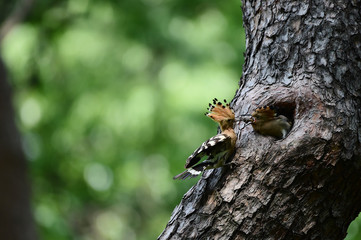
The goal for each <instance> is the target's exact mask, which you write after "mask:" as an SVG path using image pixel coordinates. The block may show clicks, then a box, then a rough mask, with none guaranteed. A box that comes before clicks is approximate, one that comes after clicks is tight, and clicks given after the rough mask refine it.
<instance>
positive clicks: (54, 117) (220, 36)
mask: <svg viewBox="0 0 361 240" xmlns="http://www.w3.org/2000/svg"><path fill="white" fill-rule="evenodd" d="M244 41H245V40H244V32H243V30H242V16H241V9H240V2H239V1H238V0H237V1H235V0H233V1H231V2H227V3H224V2H221V1H216V0H207V1H204V0H192V1H191V0H186V1H185V0H172V1H171V0H139V1H134V0H121V1H112V0H105V1H95V0H67V1H46V0H38V1H37V2H36V4H35V5H34V7H33V11H32V13H31V14H30V16H29V17H28V18H27V19H26V21H25V22H24V23H22V24H20V25H18V26H17V27H16V28H14V29H13V31H12V32H11V33H10V34H9V35H8V36H7V37H6V38H5V39H4V41H3V43H2V45H1V51H2V55H3V58H4V60H5V62H6V65H7V67H8V69H9V74H10V77H11V83H12V85H13V89H14V92H15V96H14V101H15V107H16V111H17V119H18V126H19V128H20V130H21V132H22V135H23V146H24V149H25V152H26V155H27V158H28V159H29V165H30V170H31V173H30V174H31V181H32V186H33V187H32V191H33V209H34V215H35V219H36V222H37V226H38V231H39V235H40V237H41V238H42V239H52V240H58V239H59V240H60V239H81V240H93V239H97V240H98V239H107V240H108V239H127V240H135V239H140V240H146V239H156V237H157V236H158V235H159V234H160V233H161V231H162V230H163V229H164V227H165V225H166V223H167V221H168V220H169V218H170V215H171V212H172V210H173V208H174V207H175V206H176V205H177V204H178V203H179V202H180V200H181V198H182V195H183V194H184V193H185V192H186V191H187V189H189V188H190V187H191V186H192V185H194V184H195V182H196V181H197V179H194V180H190V181H184V182H176V181H173V180H172V176H173V175H175V174H177V173H179V172H180V171H182V170H183V166H184V162H185V159H186V158H187V157H188V155H189V154H190V153H192V151H193V150H194V149H195V148H196V147H198V145H199V144H200V143H201V142H202V141H204V140H206V139H207V138H209V137H211V136H212V135H214V134H215V133H216V124H214V123H213V122H212V121H210V120H209V119H207V118H206V117H205V116H204V115H203V112H205V110H206V107H207V105H208V102H209V101H210V100H211V99H212V98H214V97H217V98H219V99H223V98H226V99H228V100H231V99H232V98H233V96H234V93H235V91H236V89H237V88H238V81H239V78H240V76H241V66H242V65H243V52H244V49H245V43H244ZM359 222H360V221H359ZM359 226H360V224H354V225H352V227H351V228H350V235H349V236H348V238H347V239H348V240H351V239H360V236H361V235H360V233H359V232H360V230H359V229H360V227H359Z"/></svg>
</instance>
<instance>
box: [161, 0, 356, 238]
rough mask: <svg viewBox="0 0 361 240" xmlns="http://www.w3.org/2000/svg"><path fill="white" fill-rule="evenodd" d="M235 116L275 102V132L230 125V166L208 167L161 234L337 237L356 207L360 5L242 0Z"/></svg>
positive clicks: (333, 0) (335, 0) (326, 0)
mask: <svg viewBox="0 0 361 240" xmlns="http://www.w3.org/2000/svg"><path fill="white" fill-rule="evenodd" d="M242 6H243V13H244V27H245V29H246V45H247V50H246V54H245V64H244V68H243V77H242V79H241V83H242V84H240V89H239V90H238V91H237V93H236V96H235V98H234V100H233V102H232V103H233V108H234V110H235V113H236V117H237V116H239V115H241V114H246V113H250V112H251V111H252V110H254V109H255V108H256V107H257V106H262V105H267V104H273V105H275V106H277V107H278V108H279V109H280V111H281V113H282V114H284V115H286V116H288V117H289V118H290V119H292V120H293V127H292V130H291V132H290V134H289V135H288V136H287V137H286V138H285V139H283V140H274V139H272V138H270V137H264V136H261V135H258V134H256V133H254V132H253V130H252V128H251V126H249V125H245V124H243V123H241V124H238V125H237V126H236V131H237V136H238V140H237V152H236V154H235V156H234V158H233V162H234V163H235V164H236V167H234V168H232V169H229V168H228V169H216V170H213V171H208V172H206V173H205V174H204V175H203V176H202V178H201V179H200V180H199V182H198V183H197V184H196V185H195V186H194V187H192V188H191V189H190V190H189V191H188V192H187V193H186V194H185V195H184V197H183V199H182V201H181V203H180V204H179V205H178V206H177V207H176V208H175V209H174V212H173V214H172V216H171V219H170V221H169V223H168V224H167V226H166V228H165V230H164V232H163V233H162V234H161V235H160V237H159V239H161V240H165V239H343V238H344V237H345V235H346V230H347V227H348V226H349V224H350V222H351V221H352V220H353V219H354V218H355V217H356V216H357V214H358V213H359V212H360V210H361V204H360V203H361V185H360V180H361V172H360V170H361V126H360V118H361V10H360V9H361V4H360V1H356V0H355V1H341V0H302V1H298V0H297V1H296V0H292V1H291V0H268V1H262V0H254V1H252V0H243V1H242Z"/></svg>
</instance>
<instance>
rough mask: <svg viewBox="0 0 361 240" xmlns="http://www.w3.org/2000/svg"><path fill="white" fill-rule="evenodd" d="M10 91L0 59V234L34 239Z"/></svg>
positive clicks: (24, 172) (27, 184)
mask: <svg viewBox="0 0 361 240" xmlns="http://www.w3.org/2000/svg"><path fill="white" fill-rule="evenodd" d="M10 92H11V89H10V86H9V85H8V83H7V77H6V70H5V67H4V64H3V62H2V61H1V59H0V123H1V124H0V193H1V197H0V238H1V239H12V240H34V239H36V234H35V227H34V222H33V219H32V216H31V211H30V196H29V195H30V191H29V183H28V179H27V174H26V161H25V157H24V154H23V151H22V148H21V142H20V137H19V133H18V131H17V129H16V126H15V119H14V111H13V108H12V104H11V94H10Z"/></svg>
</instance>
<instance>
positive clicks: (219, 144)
mask: <svg viewBox="0 0 361 240" xmlns="http://www.w3.org/2000/svg"><path fill="white" fill-rule="evenodd" d="M230 147H231V137H230V136H228V135H226V134H217V135H216V136H214V137H211V138H210V139H208V140H207V141H205V142H204V143H202V145H201V146H200V147H199V148H197V149H196V150H195V151H194V152H193V153H192V155H190V156H189V157H188V159H187V161H186V164H185V166H184V167H185V168H190V167H192V166H194V165H195V164H197V163H198V162H199V161H200V160H201V159H202V158H203V157H204V156H208V159H212V158H213V157H214V156H216V155H217V154H218V153H219V152H223V151H224V150H226V149H228V148H230Z"/></svg>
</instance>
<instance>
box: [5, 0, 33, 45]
mask: <svg viewBox="0 0 361 240" xmlns="http://www.w3.org/2000/svg"><path fill="white" fill-rule="evenodd" d="M33 4H34V0H22V1H21V2H20V3H18V5H17V6H16V7H15V9H14V11H13V12H12V14H10V15H7V13H6V12H5V11H4V10H6V8H5V9H3V16H8V17H7V18H6V19H5V20H4V21H3V23H2V24H1V27H0V42H1V41H2V40H3V39H4V37H5V36H6V35H7V34H8V33H9V32H10V30H11V29H12V28H13V27H14V26H15V25H16V24H17V23H19V22H21V21H22V20H24V18H25V17H26V16H27V14H28V13H29V12H30V10H31V8H32V6H33Z"/></svg>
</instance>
